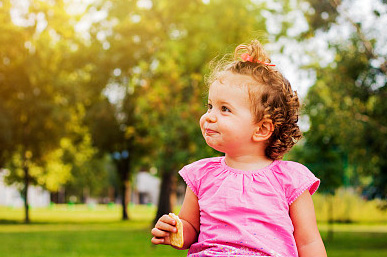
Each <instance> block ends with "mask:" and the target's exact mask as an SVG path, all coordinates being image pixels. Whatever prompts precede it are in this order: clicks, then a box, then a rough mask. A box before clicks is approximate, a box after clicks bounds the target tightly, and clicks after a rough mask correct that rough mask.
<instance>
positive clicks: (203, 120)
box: [199, 114, 206, 129]
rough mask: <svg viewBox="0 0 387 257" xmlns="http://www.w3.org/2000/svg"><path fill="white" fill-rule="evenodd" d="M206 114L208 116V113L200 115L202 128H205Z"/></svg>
mask: <svg viewBox="0 0 387 257" xmlns="http://www.w3.org/2000/svg"><path fill="white" fill-rule="evenodd" d="M205 116H206V114H203V115H202V117H200V120H199V125H200V128H201V129H203V126H204V122H205V120H206V118H205Z"/></svg>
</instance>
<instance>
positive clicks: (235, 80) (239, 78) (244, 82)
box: [210, 71, 257, 87]
mask: <svg viewBox="0 0 387 257" xmlns="http://www.w3.org/2000/svg"><path fill="white" fill-rule="evenodd" d="M215 83H218V84H222V85H225V84H226V85H229V86H231V85H232V86H239V87H245V86H249V85H251V84H256V83H257V82H256V81H255V80H254V79H253V78H252V77H251V76H248V75H243V74H237V73H233V72H229V71H225V72H222V73H220V74H219V76H218V78H217V80H215V81H214V82H213V83H212V84H211V85H210V87H211V86H212V85H213V84H215Z"/></svg>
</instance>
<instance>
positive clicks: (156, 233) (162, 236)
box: [151, 214, 177, 245]
mask: <svg viewBox="0 0 387 257" xmlns="http://www.w3.org/2000/svg"><path fill="white" fill-rule="evenodd" d="M176 231H177V229H176V221H175V220H174V219H173V218H171V217H169V215H166V214H165V215H163V216H162V217H161V218H160V219H159V220H158V221H157V223H156V225H155V227H154V228H153V229H152V231H151V233H152V235H153V238H152V240H151V242H152V243H153V244H155V245H158V244H164V245H170V244H171V242H170V240H169V233H170V232H176Z"/></svg>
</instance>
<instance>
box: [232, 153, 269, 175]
mask: <svg viewBox="0 0 387 257" xmlns="http://www.w3.org/2000/svg"><path fill="white" fill-rule="evenodd" d="M225 162H226V164H227V166H229V167H231V168H234V169H238V170H245V171H253V170H259V169H262V168H265V167H267V166H269V165H270V164H271V163H272V162H273V160H272V159H269V158H268V157H266V156H265V155H243V156H231V155H229V154H226V156H225Z"/></svg>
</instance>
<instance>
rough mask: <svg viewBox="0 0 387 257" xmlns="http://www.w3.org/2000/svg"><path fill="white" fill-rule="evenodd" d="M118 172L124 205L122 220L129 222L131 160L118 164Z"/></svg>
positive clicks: (126, 159) (127, 159)
mask: <svg viewBox="0 0 387 257" xmlns="http://www.w3.org/2000/svg"><path fill="white" fill-rule="evenodd" d="M117 168H118V170H119V172H120V175H121V195H122V199H121V205H122V220H129V214H128V203H129V201H130V196H129V195H130V193H128V192H130V191H129V190H130V181H129V173H130V171H129V168H130V162H129V158H125V159H122V160H120V161H119V162H118V167H117Z"/></svg>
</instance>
